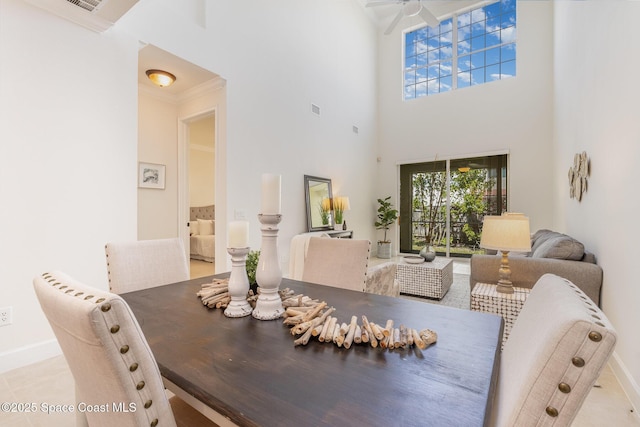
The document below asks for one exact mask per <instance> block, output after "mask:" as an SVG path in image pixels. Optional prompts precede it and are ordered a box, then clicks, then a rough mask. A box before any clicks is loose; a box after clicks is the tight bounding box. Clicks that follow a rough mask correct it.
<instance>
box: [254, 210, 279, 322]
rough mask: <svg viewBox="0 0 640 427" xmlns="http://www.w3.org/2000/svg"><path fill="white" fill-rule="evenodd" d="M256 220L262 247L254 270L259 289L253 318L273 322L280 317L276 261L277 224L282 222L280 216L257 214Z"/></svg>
mask: <svg viewBox="0 0 640 427" xmlns="http://www.w3.org/2000/svg"><path fill="white" fill-rule="evenodd" d="M258 220H259V221H260V223H261V224H262V227H260V230H261V231H262V246H261V247H260V259H259V260H258V268H257V270H256V282H258V286H259V287H260V294H259V295H258V300H257V301H256V307H255V308H254V309H253V317H255V318H256V319H260V320H273V319H278V318H280V317H282V315H283V314H284V308H282V299H281V298H280V294H279V293H278V291H279V290H280V282H281V281H282V271H281V270H280V262H279V260H278V245H277V239H278V224H279V223H280V221H281V220H282V215H281V214H259V215H258Z"/></svg>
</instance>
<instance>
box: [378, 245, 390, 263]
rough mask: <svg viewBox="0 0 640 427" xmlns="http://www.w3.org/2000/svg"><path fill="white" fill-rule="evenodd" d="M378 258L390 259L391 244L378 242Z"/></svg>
mask: <svg viewBox="0 0 640 427" xmlns="http://www.w3.org/2000/svg"><path fill="white" fill-rule="evenodd" d="M377 256H378V258H384V259H389V258H391V242H378V253H377Z"/></svg>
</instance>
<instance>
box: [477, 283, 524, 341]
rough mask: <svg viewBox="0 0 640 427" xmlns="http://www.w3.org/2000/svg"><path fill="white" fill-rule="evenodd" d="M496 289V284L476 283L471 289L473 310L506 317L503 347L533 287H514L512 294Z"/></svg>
mask: <svg viewBox="0 0 640 427" xmlns="http://www.w3.org/2000/svg"><path fill="white" fill-rule="evenodd" d="M496 289H497V286H496V285H492V284H489V283H476V286H475V287H474V288H473V291H471V310H473V311H481V312H484V313H492V314H497V315H499V316H502V318H503V319H504V332H503V334H502V347H503V348H504V344H505V343H506V342H507V339H508V338H509V333H510V332H511V328H512V327H513V324H514V322H515V321H516V318H517V317H518V314H520V310H522V307H523V306H524V302H525V301H526V300H527V297H528V296H529V292H531V289H527V288H516V287H514V288H513V293H512V294H503V293H500V292H498V291H497V290H496Z"/></svg>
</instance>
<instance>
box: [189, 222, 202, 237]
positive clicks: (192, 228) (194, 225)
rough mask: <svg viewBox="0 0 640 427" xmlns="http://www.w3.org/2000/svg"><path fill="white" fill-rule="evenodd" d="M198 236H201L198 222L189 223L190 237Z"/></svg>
mask: <svg viewBox="0 0 640 427" xmlns="http://www.w3.org/2000/svg"><path fill="white" fill-rule="evenodd" d="M198 234H200V227H198V221H189V236H197V235H198Z"/></svg>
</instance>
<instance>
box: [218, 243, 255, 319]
mask: <svg viewBox="0 0 640 427" xmlns="http://www.w3.org/2000/svg"><path fill="white" fill-rule="evenodd" d="M227 252H229V255H231V276H230V277H229V296H230V297H231V301H230V302H229V305H228V306H227V308H226V309H225V310H224V315H225V316H227V317H244V316H248V315H250V314H251V311H252V310H253V309H252V308H251V305H250V304H249V303H248V302H247V293H248V292H249V278H248V277H247V267H246V266H247V254H248V253H249V248H227Z"/></svg>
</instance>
